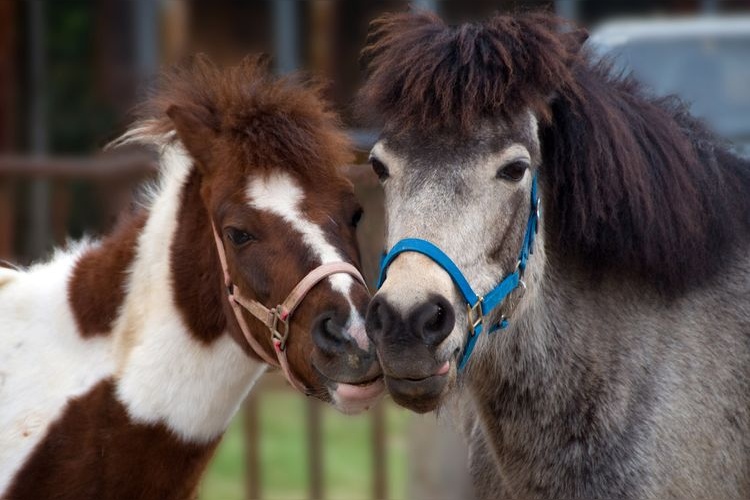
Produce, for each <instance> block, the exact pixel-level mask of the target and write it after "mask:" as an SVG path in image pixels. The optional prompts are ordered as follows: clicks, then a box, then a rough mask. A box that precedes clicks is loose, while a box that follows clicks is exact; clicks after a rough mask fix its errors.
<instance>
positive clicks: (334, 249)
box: [125, 56, 382, 412]
mask: <svg viewBox="0 0 750 500" xmlns="http://www.w3.org/2000/svg"><path fill="white" fill-rule="evenodd" d="M161 89H162V90H161V91H160V92H159V93H157V94H156V95H155V97H154V98H153V99H152V100H151V101H150V106H149V108H148V109H147V115H146V116H147V118H146V119H145V120H143V121H142V122H141V123H142V124H141V126H140V127H139V128H136V129H135V130H134V132H133V133H135V134H146V135H152V136H153V135H159V136H163V137H165V138H166V140H168V141H169V142H171V143H172V144H173V145H177V146H178V147H179V149H180V150H183V153H184V154H186V155H187V156H188V157H189V158H190V159H191V160H192V161H193V163H194V168H193V172H192V174H191V175H190V177H189V178H188V181H187V182H188V186H187V188H186V190H185V195H184V196H186V197H188V198H190V199H188V200H184V203H183V205H184V206H187V207H190V208H189V209H184V210H183V213H182V217H185V218H187V219H188V220H184V221H182V222H181V227H182V228H186V229H187V228H190V230H189V231H183V232H184V233H188V232H189V233H190V234H183V235H178V237H177V238H178V242H176V243H175V245H174V246H175V248H173V251H177V252H179V251H180V248H186V247H188V246H190V245H200V246H201V248H203V249H204V250H205V252H204V254H205V258H206V259H207V260H208V261H210V263H211V264H210V266H209V267H211V268H212V269H215V273H214V274H212V275H210V276H195V275H191V273H190V272H189V270H183V271H182V272H177V273H175V282H176V283H175V285H176V288H185V289H187V288H191V287H192V285H191V282H195V281H196V280H197V281H199V282H203V283H204V286H203V288H200V289H198V291H196V292H195V293H200V294H202V295H205V296H204V297H203V300H204V301H205V303H206V314H205V315H197V316H196V315H195V314H193V315H192V317H194V318H195V317H197V318H198V319H197V320H196V321H195V322H196V324H194V325H189V326H191V327H192V328H198V329H208V328H212V329H217V330H218V331H217V332H216V334H217V335H218V334H221V332H223V331H228V332H229V334H230V335H232V336H233V338H234V339H235V340H236V342H237V343H238V344H239V345H240V346H241V347H242V348H243V349H245V350H246V351H247V353H248V355H250V356H257V355H258V353H256V352H255V350H254V349H252V348H251V346H250V345H249V343H248V340H246V338H245V336H244V335H243V332H242V328H241V326H240V323H241V322H242V320H244V322H245V323H246V324H247V325H248V328H247V330H249V331H250V333H251V335H252V336H253V338H254V339H255V340H256V341H257V342H258V343H259V347H260V350H261V352H260V354H261V357H263V358H264V359H276V353H275V352H274V349H275V346H274V345H273V343H272V338H271V334H270V330H269V327H268V326H267V325H265V324H264V323H263V322H262V321H260V320H259V319H258V318H257V317H256V316H255V315H253V314H251V313H250V311H248V310H246V309H244V308H243V309H242V311H241V317H240V318H239V321H238V320H237V319H236V317H235V315H234V314H233V311H232V308H231V307H230V304H229V301H228V300H227V290H226V289H225V287H224V285H223V284H222V283H223V281H224V280H223V279H222V268H221V266H220V261H219V251H220V250H222V249H223V251H224V253H225V256H226V268H227V271H228V280H229V281H230V282H231V283H232V284H233V286H234V287H235V288H236V290H239V291H241V293H242V295H243V297H244V298H245V299H246V300H248V301H252V302H256V303H260V304H261V305H262V306H264V307H266V308H268V309H273V308H274V307H275V306H276V305H278V304H281V303H282V302H284V300H285V299H286V298H287V296H288V295H289V294H290V292H291V291H292V290H293V289H294V288H295V286H296V285H297V284H298V283H299V282H300V281H301V280H302V279H303V278H304V277H305V276H306V275H307V274H308V273H309V272H310V271H312V270H313V269H315V268H317V267H318V266H321V265H322V264H328V263H334V262H345V263H350V264H353V265H354V266H357V267H358V266H359V253H358V249H357V244H356V235H355V232H356V226H357V222H358V220H359V218H360V216H361V214H362V211H361V208H360V206H359V204H358V203H357V200H356V199H355V197H354V193H353V188H352V185H351V183H350V182H349V181H348V180H347V179H346V178H345V177H344V176H343V175H342V173H341V172H340V171H339V170H338V167H341V166H342V165H343V164H345V163H346V162H348V161H349V160H350V155H351V153H350V146H349V144H348V141H347V139H346V137H345V135H344V134H343V133H342V132H341V131H340V129H339V122H338V119H337V118H336V116H335V115H334V114H333V113H332V112H330V111H329V110H328V109H327V107H326V105H325V103H324V102H323V101H322V100H321V98H320V95H319V94H320V93H319V90H318V86H316V85H314V84H312V83H308V84H306V85H303V84H302V83H300V82H299V81H297V80H296V79H295V77H288V78H274V77H272V76H271V75H269V73H268V71H267V69H266V64H265V61H264V60H262V59H260V58H248V59H246V60H244V61H243V62H242V63H241V64H240V65H238V66H236V67H231V68H228V69H220V68H217V67H216V66H214V65H213V64H212V63H211V62H209V61H208V60H206V59H205V58H203V57H200V56H199V57H197V58H195V59H194V60H193V61H192V62H191V63H190V64H189V65H186V66H184V67H180V68H177V69H175V70H174V71H173V72H171V73H169V74H168V75H166V76H165V78H164V81H163V83H162V86H161ZM125 140H127V137H126V138H125ZM214 230H215V232H214ZM214 234H215V235H216V237H217V238H216V241H215V240H214ZM181 245H182V246H181ZM202 267H203V266H202ZM219 300H220V301H221V303H216V302H217V301H219ZM368 300H369V293H368V291H367V287H366V286H365V285H364V284H362V283H361V282H360V281H358V280H357V279H355V278H354V277H353V276H351V275H350V274H345V273H337V274H333V275H330V276H328V277H327V278H325V279H323V280H322V281H320V282H318V283H317V284H315V285H314V286H313V287H312V288H311V289H310V290H309V291H308V292H307V293H306V294H305V295H304V297H303V298H302V299H301V301H300V302H299V306H298V307H297V308H296V309H295V310H294V312H293V314H292V315H291V317H290V320H289V333H288V337H287V338H286V339H285V343H284V344H283V347H284V348H285V350H286V351H285V355H286V360H288V363H289V371H290V372H291V374H292V375H293V379H296V380H297V381H299V383H300V385H301V386H305V387H306V388H307V389H308V391H309V392H310V393H311V394H314V395H316V396H318V397H320V398H321V399H324V400H327V401H332V402H334V403H335V404H336V405H337V406H338V407H339V408H340V409H341V410H343V411H347V412H354V411H358V410H361V409H364V408H365V407H367V406H368V405H369V404H371V403H372V401H373V400H374V398H376V397H377V396H378V395H379V393H380V392H381V388H382V382H380V381H379V376H380V369H379V366H378V363H377V360H376V357H375V353H374V349H373V346H372V345H371V344H370V342H369V340H368V339H367V337H366V334H365V328H364V313H365V310H366V306H367V303H368ZM194 302H195V301H193V303H194ZM219 315H220V316H221V317H218V316H219ZM215 316H217V317H215ZM279 329H281V327H279Z"/></svg>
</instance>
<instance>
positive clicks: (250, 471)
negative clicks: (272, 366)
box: [242, 390, 261, 500]
mask: <svg viewBox="0 0 750 500" xmlns="http://www.w3.org/2000/svg"><path fill="white" fill-rule="evenodd" d="M259 392H260V391H259V390H253V391H250V394H248V396H247V399H245V403H244V405H243V407H242V410H243V423H244V431H245V432H244V438H245V491H246V494H247V499H248V500H258V499H259V498H260V491H261V483H260V418H259V415H258V413H259V405H258V399H259V397H260V394H259Z"/></svg>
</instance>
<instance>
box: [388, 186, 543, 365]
mask: <svg viewBox="0 0 750 500" xmlns="http://www.w3.org/2000/svg"><path fill="white" fill-rule="evenodd" d="M539 211H540V201H539V196H538V193H537V176H536V174H535V175H534V177H533V179H532V181H531V210H530V213H529V218H528V221H527V223H526V232H525V234H524V237H523V243H522V245H521V252H520V254H519V256H518V261H517V263H516V268H515V270H514V271H513V272H512V273H510V274H508V275H507V276H506V277H505V278H503V280H502V281H500V283H498V284H497V286H495V287H494V288H493V289H492V290H490V291H489V292H487V293H486V294H485V295H484V296H480V295H478V294H477V293H476V292H474V289H473V288H472V287H471V285H470V284H469V281H468V280H467V279H466V277H465V276H464V275H463V273H462V272H461V270H460V269H459V268H458V266H457V265H456V264H455V263H454V262H453V260H451V258H450V257H448V256H447V255H446V254H445V252H443V251H442V250H440V248H439V247H438V246H437V245H435V244H434V243H432V242H430V241H427V240H423V239H419V238H406V239H403V240H400V241H398V242H397V243H396V244H395V245H393V248H391V250H390V251H389V252H388V253H387V254H386V255H384V256H383V259H382V260H381V262H380V277H379V278H378V288H380V287H381V286H382V285H383V282H384V281H385V278H386V275H387V272H388V267H389V266H390V265H391V263H392V262H393V260H394V259H395V258H396V257H398V256H399V255H400V254H402V253H404V252H416V253H420V254H422V255H425V256H426V257H429V258H430V259H431V260H432V261H434V262H435V263H436V264H437V265H439V266H440V267H442V268H443V270H444V271H445V272H446V273H448V275H449V276H450V277H451V280H452V281H453V283H454V284H455V285H456V287H457V288H458V290H459V291H460V292H461V295H463V297H464V300H465V301H466V315H467V319H468V330H469V337H468V339H467V341H466V345H465V346H464V348H463V351H462V353H461V355H460V358H459V363H458V369H459V370H463V368H464V367H465V366H466V363H467V362H468V361H469V358H470V357H471V353H472V352H473V351H474V346H475V344H476V342H477V340H478V339H479V336H480V335H481V333H482V331H483V330H484V329H485V328H484V326H485V317H486V316H487V315H489V314H490V313H491V312H492V311H493V310H494V309H496V308H497V307H499V306H500V305H502V304H503V303H504V302H505V299H507V297H508V296H509V295H510V294H511V293H512V292H513V291H514V290H516V289H517V288H519V287H521V288H523V289H525V288H526V284H525V283H524V281H523V276H524V272H525V271H526V264H527V263H528V260H529V255H531V254H532V253H533V252H534V239H535V237H536V234H537V232H538V230H539ZM509 324H510V322H509V319H508V318H507V317H506V316H505V315H501V317H500V321H499V322H497V323H495V324H493V325H489V326H488V327H487V333H488V334H490V333H494V332H495V331H497V330H502V329H505V328H507V327H508V325H509Z"/></svg>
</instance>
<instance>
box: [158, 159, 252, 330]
mask: <svg viewBox="0 0 750 500" xmlns="http://www.w3.org/2000/svg"><path fill="white" fill-rule="evenodd" d="M200 188H201V176H200V174H199V173H198V171H197V170H194V171H193V172H192V173H191V174H190V177H189V178H188V180H187V182H186V184H185V187H184V188H183V191H182V200H181V203H180V209H179V212H178V215H177V219H178V225H177V231H176V232H175V236H174V240H173V241H172V248H171V249H170V251H171V253H172V256H171V266H172V279H173V284H174V287H173V288H174V300H175V304H176V305H177V308H178V309H179V310H180V312H181V313H182V317H183V318H184V319H185V322H186V323H187V327H188V330H189V331H190V333H191V334H192V335H193V336H195V337H196V338H198V339H199V340H201V341H204V342H211V341H213V340H215V339H217V338H218V337H219V336H221V334H222V333H223V332H224V331H225V330H226V326H227V320H226V317H225V314H224V309H223V307H222V298H221V297H222V294H226V292H225V290H224V288H223V286H222V281H223V276H222V272H221V266H220V265H219V256H218V254H217V252H216V245H215V243H214V238H213V235H212V233H211V222H210V220H209V219H208V213H207V212H206V208H205V207H204V205H203V201H202V199H201V196H200ZM230 314H231V313H230ZM243 343H244V342H243Z"/></svg>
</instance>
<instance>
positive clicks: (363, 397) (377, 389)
mask: <svg viewBox="0 0 750 500" xmlns="http://www.w3.org/2000/svg"><path fill="white" fill-rule="evenodd" d="M383 390H385V384H384V383H383V377H377V378H376V379H375V380H372V381H369V382H365V383H363V384H344V383H338V384H337V386H336V395H337V396H338V397H339V398H341V399H342V400H345V401H348V402H351V401H371V400H373V399H375V398H376V397H378V396H380V395H381V394H382V393H383Z"/></svg>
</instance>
